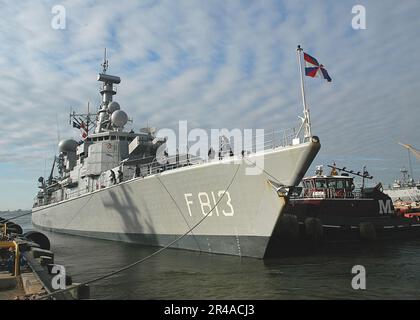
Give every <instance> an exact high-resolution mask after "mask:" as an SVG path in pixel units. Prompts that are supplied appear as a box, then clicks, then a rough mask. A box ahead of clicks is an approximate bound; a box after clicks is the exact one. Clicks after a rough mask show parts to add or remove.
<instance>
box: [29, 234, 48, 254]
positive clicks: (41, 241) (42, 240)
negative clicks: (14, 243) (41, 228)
mask: <svg viewBox="0 0 420 320" xmlns="http://www.w3.org/2000/svg"><path fill="white" fill-rule="evenodd" d="M23 236H24V237H25V238H26V239H28V240H31V241H33V242H35V243H36V244H38V245H39V247H40V248H41V249H44V250H50V248H51V243H50V240H49V239H48V238H47V236H46V235H44V234H43V233H41V232H38V231H29V232H26V233H25V234H24V235H23Z"/></svg>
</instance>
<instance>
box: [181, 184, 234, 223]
mask: <svg viewBox="0 0 420 320" xmlns="http://www.w3.org/2000/svg"><path fill="white" fill-rule="evenodd" d="M184 198H185V202H186V204H187V208H188V213H189V214H190V216H191V217H192V215H193V214H192V211H191V208H192V207H193V206H194V205H198V206H199V208H200V210H201V213H202V214H203V215H206V214H208V213H209V212H210V211H211V212H210V213H209V216H212V215H213V214H215V215H216V216H221V215H223V216H225V217H232V216H233V215H234V214H235V210H234V209H233V205H232V198H231V197H230V193H229V191H225V190H219V191H211V192H198V193H197V194H195V195H194V194H192V193H185V194H184ZM219 200H220V201H219ZM212 209H213V210H212Z"/></svg>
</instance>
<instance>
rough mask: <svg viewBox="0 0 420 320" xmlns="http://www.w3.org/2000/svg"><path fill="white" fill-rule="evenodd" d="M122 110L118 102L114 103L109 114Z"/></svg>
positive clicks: (110, 105)
mask: <svg viewBox="0 0 420 320" xmlns="http://www.w3.org/2000/svg"><path fill="white" fill-rule="evenodd" d="M117 110H120V104H119V103H118V102H117V101H112V102H111V103H110V104H109V105H108V112H109V113H110V114H113V113H114V112H115V111H117Z"/></svg>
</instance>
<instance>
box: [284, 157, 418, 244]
mask: <svg viewBox="0 0 420 320" xmlns="http://www.w3.org/2000/svg"><path fill="white" fill-rule="evenodd" d="M328 167H330V168H331V172H330V174H328V175H325V174H324V171H323V167H322V166H317V169H316V174H315V176H311V177H306V178H304V179H303V180H302V187H298V188H295V190H294V191H293V193H292V196H291V198H290V200H289V203H288V204H287V206H286V208H285V214H287V215H289V217H290V218H289V220H290V221H293V220H295V221H296V222H295V225H296V226H297V227H296V229H298V232H297V235H298V236H299V239H300V240H303V241H304V243H307V242H308V240H309V241H311V242H313V241H314V240H316V242H324V243H329V242H343V241H344V242H346V241H352V242H353V241H360V240H368V241H372V240H380V239H382V240H383V239H388V238H396V237H397V238H405V237H411V236H420V221H418V219H417V218H416V217H413V218H407V217H404V216H402V215H401V214H399V212H398V211H396V210H395V208H394V205H393V203H392V200H391V198H390V197H389V196H388V195H387V194H385V193H384V192H383V189H382V184H381V183H379V184H377V185H376V186H374V187H366V186H365V180H366V179H368V180H371V179H372V178H373V177H372V176H370V175H369V173H368V172H367V171H366V168H363V172H355V171H353V170H346V168H345V167H344V168H338V167H337V166H336V165H335V164H334V165H329V166H328ZM350 175H352V176H353V177H352V176H350ZM354 177H361V178H362V187H361V188H360V189H356V187H355V183H354Z"/></svg>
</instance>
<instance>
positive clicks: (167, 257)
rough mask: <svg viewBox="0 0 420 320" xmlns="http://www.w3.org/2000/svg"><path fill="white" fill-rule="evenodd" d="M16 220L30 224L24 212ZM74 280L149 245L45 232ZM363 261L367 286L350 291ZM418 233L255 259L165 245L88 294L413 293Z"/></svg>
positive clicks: (417, 292)
mask: <svg viewBox="0 0 420 320" xmlns="http://www.w3.org/2000/svg"><path fill="white" fill-rule="evenodd" d="M19 220H20V221H16V222H18V223H20V224H21V225H22V226H23V227H24V228H26V229H29V228H31V224H30V216H26V217H23V218H20V219H19ZM45 234H46V235H47V236H48V237H49V238H50V240H51V243H52V250H53V251H54V253H55V260H56V263H59V264H63V265H65V266H66V267H67V271H68V272H69V273H70V275H71V276H72V278H73V281H74V282H82V281H86V280H90V279H93V278H96V277H98V276H100V275H103V274H106V273H108V272H111V271H113V270H115V269H117V268H119V267H121V266H124V265H127V264H129V263H132V262H134V261H136V260H139V259H141V258H142V257H145V256H147V255H149V254H151V253H152V252H154V251H155V250H157V249H156V248H153V247H143V246H139V245H133V244H126V243H119V242H112V241H103V240H96V239H89V238H82V237H76V236H68V235H61V234H54V233H49V232H45ZM356 264H358V265H363V266H364V267H365V268H366V272H367V282H366V286H367V289H366V290H364V291H363V290H353V289H352V287H351V279H352V277H353V276H354V275H352V274H351V269H352V267H353V266H354V265H356ZM419 266H420V240H415V241H406V242H395V243H387V244H386V245H383V244H380V245H378V244H376V245H374V246H369V247H361V246H356V247H355V246H353V247H340V248H337V249H335V250H332V251H331V252H329V253H323V254H311V255H306V256H298V257H289V258H279V259H269V260H264V261H263V260H257V259H251V258H239V257H232V256H222V255H209V254H203V253H201V254H200V253H197V252H188V251H182V250H166V251H164V252H163V253H161V254H159V255H157V256H155V257H153V258H152V259H150V260H148V261H147V262H145V263H144V264H141V265H138V266H136V267H134V268H133V269H130V270H128V271H125V272H123V273H121V274H118V275H116V276H113V277H112V278H109V279H106V280H102V281H100V282H97V283H95V284H93V285H92V286H91V295H92V298H94V299H420V273H419Z"/></svg>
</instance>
